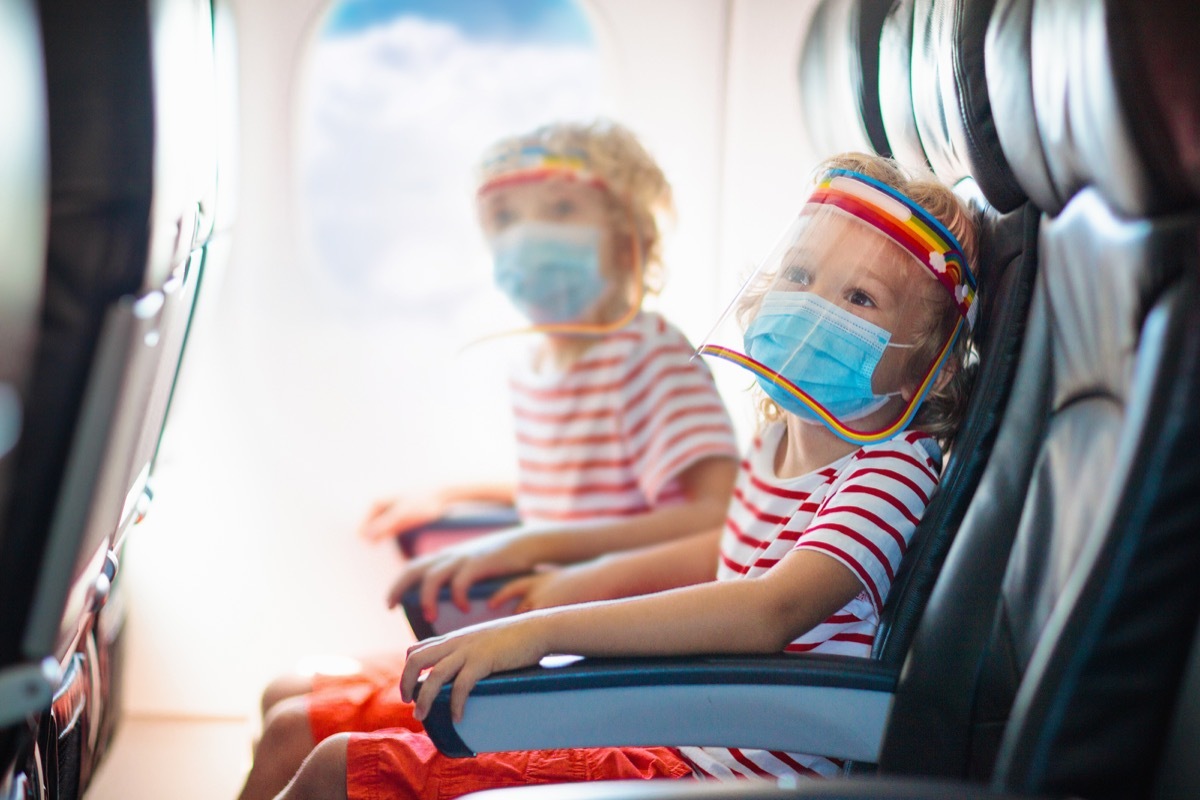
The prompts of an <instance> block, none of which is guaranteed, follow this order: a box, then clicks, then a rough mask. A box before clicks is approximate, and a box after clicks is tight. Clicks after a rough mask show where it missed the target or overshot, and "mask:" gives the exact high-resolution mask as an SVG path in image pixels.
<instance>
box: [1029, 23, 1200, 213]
mask: <svg viewBox="0 0 1200 800" xmlns="http://www.w3.org/2000/svg"><path fill="white" fill-rule="evenodd" d="M1198 19H1200V10H1198V9H1197V6H1196V4H1195V3H1192V2H1186V0H1169V1H1168V2H1163V3H1144V2H1139V0H1088V1H1087V2H1073V3H1062V2H1058V1H1057V0H1033V14H1032V27H1031V37H1030V61H1031V71H1030V72H1031V77H1032V79H1033V82H1032V86H1033V103H1034V112H1035V114H1036V119H1037V125H1038V131H1039V134H1040V137H1041V141H1042V149H1043V151H1044V153H1045V155H1046V163H1047V165H1048V167H1049V173H1050V176H1051V179H1052V181H1053V188H1054V192H1055V195H1056V197H1057V199H1058V201H1059V208H1061V206H1062V205H1065V204H1066V202H1067V201H1069V200H1070V199H1071V197H1073V196H1074V195H1075V194H1076V193H1078V192H1079V191H1080V190H1081V189H1083V188H1084V187H1086V186H1095V187H1096V188H1097V189H1098V191H1099V192H1100V193H1101V194H1102V195H1103V196H1104V197H1105V199H1106V200H1107V201H1108V202H1109V203H1111V204H1112V205H1113V207H1114V208H1115V209H1116V210H1118V211H1119V212H1121V213H1123V214H1125V215H1129V216H1145V215H1149V214H1155V213H1160V212H1164V211H1170V210H1175V209H1179V208H1182V207H1187V206H1190V205H1194V203H1195V201H1196V199H1197V198H1198V197H1200V175H1198V173H1200V143H1198V142H1200V138H1198V132H1200V126H1198V125H1197V123H1198V121H1200V102H1198V100H1200V90H1198V89H1197V84H1200V69H1198V68H1197V65H1198V63H1200V61H1198V57H1197V56H1196V54H1195V42H1194V39H1195V37H1196V34H1197V32H1200V24H1197V20H1198ZM1059 208H1052V207H1045V210H1047V211H1050V212H1051V213H1056V212H1057V211H1058V210H1059Z"/></svg>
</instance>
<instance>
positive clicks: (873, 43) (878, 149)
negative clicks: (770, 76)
mask: <svg viewBox="0 0 1200 800" xmlns="http://www.w3.org/2000/svg"><path fill="white" fill-rule="evenodd" d="M890 6H891V0H824V1H823V2H822V3H821V4H820V6H818V8H817V11H816V13H815V14H814V15H813V19H812V22H811V24H810V25H809V28H808V34H807V35H806V36H805V39H804V45H803V47H802V49H801V51H800V64H799V72H800V74H799V79H800V97H801V102H802V103H803V107H804V125H805V129H806V130H807V131H808V136H809V139H810V140H811V142H812V144H813V146H814V147H815V148H816V151H817V155H818V157H820V158H826V157H828V156H832V155H836V154H838V153H843V152H847V151H851V150H857V151H862V152H868V153H870V152H874V153H879V154H881V155H890V152H891V151H890V148H889V147H888V142H887V136H886V135H885V133H884V130H883V118H882V115H881V113H880V110H879V34H880V31H881V30H882V28H883V20H884V18H885V17H886V16H887V12H888V8H889V7H890Z"/></svg>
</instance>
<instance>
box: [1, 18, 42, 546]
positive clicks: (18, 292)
mask: <svg viewBox="0 0 1200 800" xmlns="http://www.w3.org/2000/svg"><path fill="white" fill-rule="evenodd" d="M0 74H2V75H5V76H7V77H6V79H5V80H4V81H3V82H0V106H2V107H3V108H4V109H5V125H4V133H3V138H0V253H2V254H3V255H2V256H0V259H3V260H2V261H0V342H4V347H3V348H0V543H2V542H3V541H4V539H5V528H4V524H3V521H4V519H5V513H4V512H5V509H6V508H7V507H8V498H9V494H10V490H11V488H12V487H11V483H10V482H11V481H12V479H13V472H14V462H15V460H16V458H15V455H16V445H17V442H18V441H19V440H20V438H21V431H22V428H23V427H24V417H25V414H26V411H27V409H26V407H27V406H28V401H29V381H30V371H31V367H32V362H33V352H34V348H35V347H36V344H37V332H38V327H39V325H40V323H41V307H42V286H43V283H44V281H45V272H46V213H45V212H46V206H47V202H48V197H49V186H50V164H49V159H50V155H49V142H48V141H47V138H46V137H47V132H46V81H45V72H44V67H43V59H42V44H41V29H40V27H39V26H38V21H37V12H36V9H35V8H34V6H33V4H32V3H29V2H15V3H7V4H5V5H4V6H3V8H0Z"/></svg>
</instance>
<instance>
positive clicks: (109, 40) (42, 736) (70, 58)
mask: <svg viewBox="0 0 1200 800" xmlns="http://www.w3.org/2000/svg"><path fill="white" fill-rule="evenodd" d="M38 12H39V16H40V18H39V22H40V28H41V42H42V46H43V49H44V68H45V74H46V85H47V103H46V104H47V109H48V136H49V162H50V192H49V214H48V220H49V231H48V245H47V254H46V258H45V261H44V264H45V266H44V269H45V273H46V276H45V283H44V286H45V289H44V298H43V302H42V306H41V308H40V309H39V312H40V319H39V331H38V334H37V335H38V341H37V350H36V353H35V356H34V362H33V370H32V375H31V379H30V382H29V398H30V399H29V402H28V405H27V413H26V415H25V420H24V423H25V424H24V428H23V430H22V437H21V439H20V441H19V442H18V444H17V450H16V453H15V459H16V471H15V474H16V482H15V485H14V490H13V493H12V495H11V503H10V505H9V507H8V508H7V509H5V517H4V521H3V528H2V529H0V530H3V539H2V540H0V609H3V614H2V615H0V670H3V671H4V673H6V676H5V677H8V675H12V676H14V679H20V681H21V682H20V683H19V684H14V687H15V688H16V689H18V690H19V692H20V694H19V696H17V697H15V698H14V702H12V703H11V704H10V703H5V704H2V705H0V710H2V712H3V716H4V723H5V725H6V726H7V725H8V724H10V723H11V724H15V725H17V726H18V727H21V728H22V736H23V737H25V738H27V739H28V740H29V741H34V742H36V743H37V745H36V751H35V749H33V748H26V749H25V751H24V753H25V755H24V756H23V758H24V761H23V763H21V764H18V765H17V767H16V768H15V770H14V775H15V776H16V777H14V781H20V782H22V783H23V784H24V785H25V786H27V787H28V790H29V792H30V796H31V797H44V796H46V797H55V798H74V797H78V796H79V795H80V794H81V793H82V792H83V791H84V790H85V789H86V786H87V783H88V780H89V778H90V775H91V773H92V771H93V770H94V769H95V767H96V766H97V764H98V763H99V760H100V758H101V757H102V756H103V754H104V751H105V745H106V743H107V740H108V738H109V737H111V735H112V733H113V730H114V726H115V720H116V718H117V714H118V709H117V708H116V706H115V702H116V700H117V687H118V686H119V683H120V675H119V665H120V659H121V647H120V641H121V637H120V631H121V629H122V624H121V623H122V621H123V619H124V612H123V604H122V603H121V602H120V600H119V598H120V593H119V590H118V587H119V584H120V572H119V562H120V545H121V542H122V541H123V538H124V535H125V533H126V531H128V530H129V528H130V527H132V526H133V525H134V524H136V522H137V521H138V520H139V519H140V518H141V516H142V515H143V514H144V512H145V501H146V498H145V496H144V491H143V490H144V487H145V485H146V481H147V475H148V469H147V466H146V459H147V453H148V451H149V450H152V449H153V448H149V449H148V448H147V447H146V445H145V442H146V441H153V442H155V443H156V442H157V434H158V428H160V427H161V423H162V419H161V413H160V411H162V409H161V408H160V406H162V405H163V404H162V402H161V399H160V395H161V392H160V391H159V388H158V387H159V386H160V384H161V383H162V375H163V373H164V372H171V373H173V372H174V368H175V364H176V362H177V359H178V355H179V353H178V350H179V348H180V347H181V346H182V344H181V337H180V335H179V329H180V327H181V326H182V325H184V324H185V323H186V320H187V317H188V315H189V310H190V303H191V299H192V298H193V297H194V292H193V289H194V286H195V284H196V281H198V279H199V267H198V265H199V259H198V258H197V257H196V253H197V252H199V246H200V245H202V244H203V242H202V241H199V237H198V232H199V231H200V230H201V225H200V221H199V214H198V211H197V208H198V199H199V198H200V196H201V195H202V192H203V186H204V185H206V184H205V181H206V180H211V178H207V177H206V171H208V172H211V171H212V170H213V169H215V167H214V163H213V161H212V159H210V158H209V157H208V155H207V154H206V152H205V148H206V147H208V146H210V145H211V138H210V137H207V136H206V133H205V130H204V124H205V122H206V121H207V120H208V119H209V118H210V114H209V113H208V112H209V110H210V109H209V107H208V105H207V104H206V103H205V102H204V101H205V97H206V93H205V90H204V81H205V76H206V74H207V73H208V72H211V65H210V64H208V65H207V66H206V61H205V58H204V50H203V43H204V42H205V41H206V40H207V42H208V45H207V47H208V55H207V59H208V62H211V59H212V55H211V48H212V22H211V7H210V4H209V2H208V0H161V1H160V2H146V0H117V1H116V2H112V3H105V4H103V5H100V6H97V5H96V4H78V3H73V2H69V0H43V2H41V3H40V4H39V6H38ZM164 28H167V29H173V30H175V31H176V32H177V33H178V32H179V31H183V32H184V33H183V34H182V35H176V36H175V37H174V38H173V41H172V42H171V43H170V44H169V45H167V46H165V47H164V46H163V45H162V40H163V38H164V36H163V35H162V34H161V31H162V30H163V29H164ZM156 43H157V46H156ZM197 120H199V122H197ZM197 143H198V144H197ZM42 208H43V209H45V208H46V205H45V204H43V205H42ZM9 697H10V696H6V699H9ZM18 720H19V722H18Z"/></svg>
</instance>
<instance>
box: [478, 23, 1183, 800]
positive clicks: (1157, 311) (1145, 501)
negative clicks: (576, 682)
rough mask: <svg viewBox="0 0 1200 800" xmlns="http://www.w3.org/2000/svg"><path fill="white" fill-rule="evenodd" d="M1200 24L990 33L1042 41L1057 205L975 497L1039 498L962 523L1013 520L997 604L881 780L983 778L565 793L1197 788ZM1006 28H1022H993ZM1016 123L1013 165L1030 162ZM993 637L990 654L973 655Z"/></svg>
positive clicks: (887, 752) (1037, 65)
mask: <svg viewBox="0 0 1200 800" xmlns="http://www.w3.org/2000/svg"><path fill="white" fill-rule="evenodd" d="M1198 23H1200V9H1197V8H1196V7H1195V6H1194V5H1193V4H1186V3H1170V4H1157V5H1155V6H1149V5H1145V4H1139V3H1137V2H1135V1H1134V0H1090V1H1089V2H1078V3H1072V4H1063V3H1059V2H1056V0H1001V2H1000V3H998V5H997V9H996V14H995V16H994V17H993V20H992V22H991V24H990V25H991V30H990V31H989V34H988V41H989V42H996V41H1000V40H1001V39H1005V38H1007V37H1008V36H1009V35H1010V34H1011V35H1012V36H1013V39H1017V38H1020V35H1019V29H1020V28H1021V27H1024V29H1025V30H1026V31H1027V32H1028V35H1027V38H1026V39H1025V41H1026V42H1027V43H1028V53H1029V69H1028V74H1029V75H1031V76H1032V80H1031V82H1030V83H1029V84H1027V91H1030V92H1031V93H1032V103H1033V106H1032V107H1033V109H1034V113H1035V118H1034V121H1035V122H1036V125H1037V128H1038V131H1039V137H1040V140H1041V143H1042V145H1041V151H1042V155H1044V156H1045V159H1044V162H1043V163H1044V164H1045V165H1046V167H1047V173H1046V175H1044V176H1042V177H1043V178H1045V183H1044V186H1043V188H1047V189H1049V190H1051V191H1052V192H1053V193H1054V196H1056V197H1058V198H1059V201H1058V202H1057V203H1054V204H1052V205H1050V206H1049V207H1048V208H1046V209H1045V210H1044V213H1043V217H1042V223H1041V234H1040V236H1041V239H1040V249H1039V256H1038V260H1039V272H1038V279H1037V280H1038V283H1037V287H1036V291H1035V296H1034V300H1033V308H1032V312H1031V316H1030V322H1029V328H1028V335H1027V341H1026V344H1025V347H1024V350H1023V352H1022V357H1021V364H1020V367H1019V374H1018V381H1017V384H1016V386H1015V387H1014V392H1013V397H1012V399H1011V400H1010V403H1009V407H1008V410H1007V412H1006V417H1005V421H1004V425H1003V428H1002V430H1001V432H1000V436H999V438H998V440H997V448H996V452H995V453H994V454H993V457H992V459H991V461H990V462H989V465H988V468H987V472H988V475H985V482H984V485H983V487H981V490H980V491H981V493H982V492H984V491H985V488H986V487H987V486H989V485H990V484H994V485H995V486H997V487H998V486H999V485H1000V484H1001V482H1002V480H1003V479H1005V478H1006V476H1007V477H1008V479H1009V480H1010V482H1011V480H1012V476H1014V475H1017V474H1018V473H1020V472H1022V471H1028V472H1029V475H1030V479H1029V480H1028V484H1029V488H1028V491H1026V492H1024V497H1023V498H1022V499H1021V501H1020V503H1019V507H1017V508H1015V509H1008V508H1007V505H1008V504H1006V503H1003V502H999V501H998V499H997V498H996V497H982V498H980V500H979V502H978V503H977V504H973V506H972V508H971V510H970V512H968V519H967V520H966V521H964V528H965V527H966V526H967V525H968V524H971V522H972V519H971V518H972V517H977V516H981V515H996V514H999V515H1013V516H1016V517H1017V519H1016V520H1015V525H1016V527H1015V537H1016V538H1015V541H1014V543H1013V545H1012V548H1011V553H1010V556H1009V557H1008V558H1007V559H1002V560H1000V561H1001V563H1000V565H999V566H1000V567H1001V568H1002V569H1003V570H1004V574H1003V576H1002V579H1001V589H1000V593H999V597H998V600H997V602H995V603H993V604H991V606H990V609H987V610H988V611H989V612H990V613H988V617H989V619H988V620H987V627H986V629H985V630H983V631H978V630H973V629H972V628H971V627H970V624H971V622H972V620H974V621H976V622H977V621H978V618H979V614H978V612H975V613H974V614H972V618H971V619H966V618H960V619H957V620H956V619H955V617H954V612H955V611H956V610H959V609H962V608H964V607H966V606H969V605H971V602H970V593H969V591H968V590H969V588H970V587H968V586H964V585H962V584H961V582H955V581H939V583H938V585H937V587H936V589H935V592H934V595H933V597H932V598H931V600H930V603H929V607H928V609H927V611H926V614H925V619H924V620H923V621H922V625H921V629H920V630H919V631H918V636H917V638H916V640H915V641H914V645H913V649H912V654H911V655H910V658H909V660H908V662H907V663H906V666H905V670H904V673H903V675H902V676H901V679H900V682H899V684H898V686H897V689H896V705H895V708H894V710H893V712H892V722H891V724H890V726H889V730H888V734H887V736H888V741H887V742H886V743H885V746H884V752H883V759H882V760H881V772H891V773H894V774H900V775H904V774H908V775H912V774H920V775H931V774H933V775H936V774H943V775H945V774H951V772H953V771H960V770H965V771H964V772H959V775H958V777H963V776H964V775H965V776H966V777H968V778H970V779H971V782H970V783H962V782H951V781H940V782H931V781H928V780H922V781H919V782H912V781H905V780H898V779H896V778H894V777H890V776H889V777H887V778H884V779H874V780H856V781H851V782H840V783H839V784H837V785H835V786H829V785H826V786H817V787H800V788H798V789H794V790H791V791H784V790H783V789H782V788H763V787H761V786H760V787H749V788H744V787H745V785H744V784H743V787H738V786H726V787H724V789H723V790H722V789H720V788H712V787H704V789H703V790H702V791H699V792H696V793H694V794H693V793H690V792H689V791H688V787H678V789H675V788H664V789H663V790H662V792H656V793H644V790H643V788H642V787H640V786H638V785H635V784H622V785H621V786H617V785H615V784H614V785H613V786H610V787H598V786H592V787H586V790H584V791H581V792H580V793H578V794H573V793H572V789H573V788H574V787H556V788H557V789H559V793H558V795H557V796H558V797H561V798H571V799H572V800H573V799H574V798H579V799H580V800H582V798H588V800H596V798H600V797H612V798H617V797H620V798H636V797H655V798H668V797H670V798H684V797H692V796H694V797H760V796H761V797H784V796H787V797H806V796H808V797H832V796H836V797H844V798H851V797H860V798H887V797H896V798H914V797H929V798H933V797H964V798H974V797H992V798H999V797H1014V796H1023V797H1029V796H1033V795H1035V794H1036V795H1037V796H1042V797H1050V796H1054V797H1061V796H1071V797H1076V798H1086V799H1087V800H1105V799H1106V798H1129V797H1156V798H1166V797H1171V798H1175V797H1191V796H1194V792H1191V789H1193V788H1194V787H1196V786H1197V785H1200V783H1198V782H1197V769H1196V766H1195V759H1194V754H1195V749H1196V746H1197V744H1198V742H1197V741H1196V739H1195V737H1196V735H1197V733H1198V731H1200V729H1198V728H1197V727H1196V723H1195V719H1196V714H1195V708H1194V706H1193V704H1194V699H1195V697H1194V694H1193V693H1192V689H1193V688H1194V687H1195V685H1196V676H1195V675H1194V674H1193V675H1190V676H1189V675H1188V672H1187V670H1188V669H1189V663H1190V664H1191V665H1192V666H1193V668H1194V666H1195V663H1196V659H1195V658H1194V656H1195V648H1196V646H1197V644H1198V642H1197V640H1196V632H1197V623H1198V621H1200V585H1198V584H1197V582H1196V581H1195V573H1196V570H1197V569H1198V568H1200V538H1198V537H1197V536H1196V531H1197V530H1200V491H1198V489H1200V458H1198V457H1197V454H1196V452H1195V442H1196V441H1198V440H1200V439H1198V435H1200V396H1198V392H1200V302H1198V301H1200V270H1198V269H1197V267H1198V266H1200V192H1198V191H1197V187H1198V186H1200V182H1198V181H1197V180H1196V179H1197V174H1198V173H1197V167H1198V166H1200V162H1198V161H1197V151H1196V148H1195V141H1196V140H1195V135H1194V132H1195V130H1196V128H1195V126H1194V124H1193V123H1194V121H1195V120H1196V119H1197V118H1200V92H1197V90H1196V86H1197V83H1198V79H1200V58H1198V57H1197V54H1196V53H1195V52H1194V50H1190V51H1189V50H1188V48H1189V47H1190V44H1189V40H1188V37H1189V36H1191V34H1192V33H1193V32H1194V31H1196V30H1197V29H1200V27H1198ZM1010 25H1011V26H1017V27H1018V31H1016V32H1014V31H1012V30H998V29H1000V28H1006V27H1008V26H1010ZM1149 31H1153V32H1154V33H1153V35H1149V34H1148V32H1149ZM1011 41H1012V40H1011V39H1010V40H1009V43H1011ZM996 52H997V51H993V55H995V54H996ZM1000 52H1006V51H1003V50H1000ZM1014 83H1019V77H1018V78H1016V79H1015V80H1014ZM1150 87H1153V88H1150ZM1170 87H1179V88H1180V90H1181V91H1179V92H1178V93H1176V92H1173V91H1171V90H1170ZM1000 130H1001V139H1002V143H1003V144H1004V146H1005V147H1006V151H1007V152H1008V153H1009V155H1010V156H1012V157H1014V160H1015V157H1016V156H1017V155H1026V156H1028V157H1029V158H1030V160H1035V159H1034V158H1033V155H1032V154H1028V153H1024V152H1023V151H1014V150H1012V149H1011V147H1012V140H1011V139H1006V138H1005V134H1004V133H1003V131H1004V128H1000ZM1025 166H1026V167H1028V166H1029V164H1028V163H1027V164H1026V165H1025ZM1047 199H1048V200H1052V199H1053V197H1051V196H1049V195H1047ZM1022 440H1025V441H1022ZM1029 440H1040V444H1038V446H1036V447H1030V446H1029V445H1028V441H1029ZM1021 451H1024V453H1022V452H1021ZM989 476H994V477H995V480H994V481H989ZM1021 482H1025V481H1024V480H1023V479H1022V480H1021ZM1000 522H1001V524H1003V525H1005V526H1007V525H1009V524H1010V520H1009V519H1008V518H1007V517H1006V518H1003V519H1001V521H1000ZM965 541H968V540H967V539H965V538H964V537H963V536H962V535H960V537H959V538H958V539H957V540H956V542H955V545H954V547H953V548H952V550H951V553H950V556H949V558H948V559H947V563H946V567H945V572H944V574H946V575H965V574H969V572H968V571H967V570H966V569H965V567H966V566H970V565H971V564H970V563H968V562H971V563H974V564H975V565H976V566H978V567H979V568H981V569H984V570H991V569H994V568H995V566H996V564H995V563H993V562H995V561H997V560H996V559H994V558H991V557H990V556H992V555H994V554H989V553H986V552H982V553H981V552H976V551H973V550H970V549H968V548H963V547H960V545H961V544H962V543H963V542H965ZM933 622H937V623H938V624H939V628H940V630H941V635H940V637H934V635H933V634H935V633H936V632H937V631H936V630H935V629H934V628H933V627H932V625H931V623H933ZM955 622H959V623H962V624H954V623H955ZM981 633H982V634H983V635H984V636H985V638H986V639H987V641H986V643H985V647H984V651H985V652H984V656H985V657H984V658H982V659H980V658H979V657H978V655H977V654H976V653H973V652H972V653H969V654H968V656H967V657H966V658H963V657H962V656H961V655H960V651H962V650H963V649H964V645H966V646H967V649H969V650H972V651H974V650H976V649H977V647H976V646H975V641H973V640H976V641H977V639H978V637H979V635H980V634H981ZM935 638H936V639H938V641H934V639H935ZM964 681H968V682H972V683H975V684H976V685H975V687H974V688H973V690H972V691H971V692H969V693H967V694H966V695H965V698H966V703H965V705H966V708H965V709H960V710H950V708H949V707H950V706H951V705H953V703H949V702H947V701H946V700H945V699H943V698H951V699H953V698H959V697H961V696H963V693H962V692H961V690H960V686H961V684H962V683H963V682H964ZM955 702H962V701H961V700H957V701H955ZM914 706H920V708H914ZM469 708H470V706H469V705H468V709H469ZM922 708H923V709H925V710H926V712H927V713H926V714H925V715H924V717H923V718H921V717H918V718H917V720H916V723H915V724H913V723H911V720H912V718H913V717H914V715H920V714H921V710H922ZM962 711H965V712H966V714H967V716H969V717H971V719H970V720H969V722H967V723H966V724H963V720H962V719H959V718H958V717H959V716H960V713H961V712H962ZM468 713H469V711H468ZM939 718H940V719H939ZM906 720H907V721H909V723H908V724H901V723H903V722H905V721H906ZM510 724H511V723H510ZM997 728H998V729H997ZM913 737H918V738H913ZM1180 737H1183V738H1180ZM896 740H905V741H902V742H899V743H897V742H896ZM897 744H902V745H903V747H900V746H897ZM947 748H948V750H947ZM943 751H946V752H945V753H943ZM947 755H948V756H949V758H948V760H947V759H946V756H947ZM988 757H991V758H992V762H991V763H990V764H987V763H984V762H985V761H986V759H987V758H988ZM906 758H907V759H910V760H905V759H906ZM885 766H886V767H889V769H886V770H885V769H884V767H885ZM947 768H949V769H950V772H948V771H946V770H947ZM930 770H932V771H930ZM588 790H591V791H588ZM1189 792H1190V793H1189ZM481 796H486V797H488V798H489V800H491V799H492V798H496V799H497V800H498V797H499V795H498V794H494V793H493V794H487V795H481ZM509 796H512V797H518V796H522V795H521V793H517V792H514V793H511V794H510V795H509ZM526 796H527V797H528V798H530V800H532V798H536V797H538V796H539V795H537V794H536V793H533V792H530V793H528V794H527V795H526Z"/></svg>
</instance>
